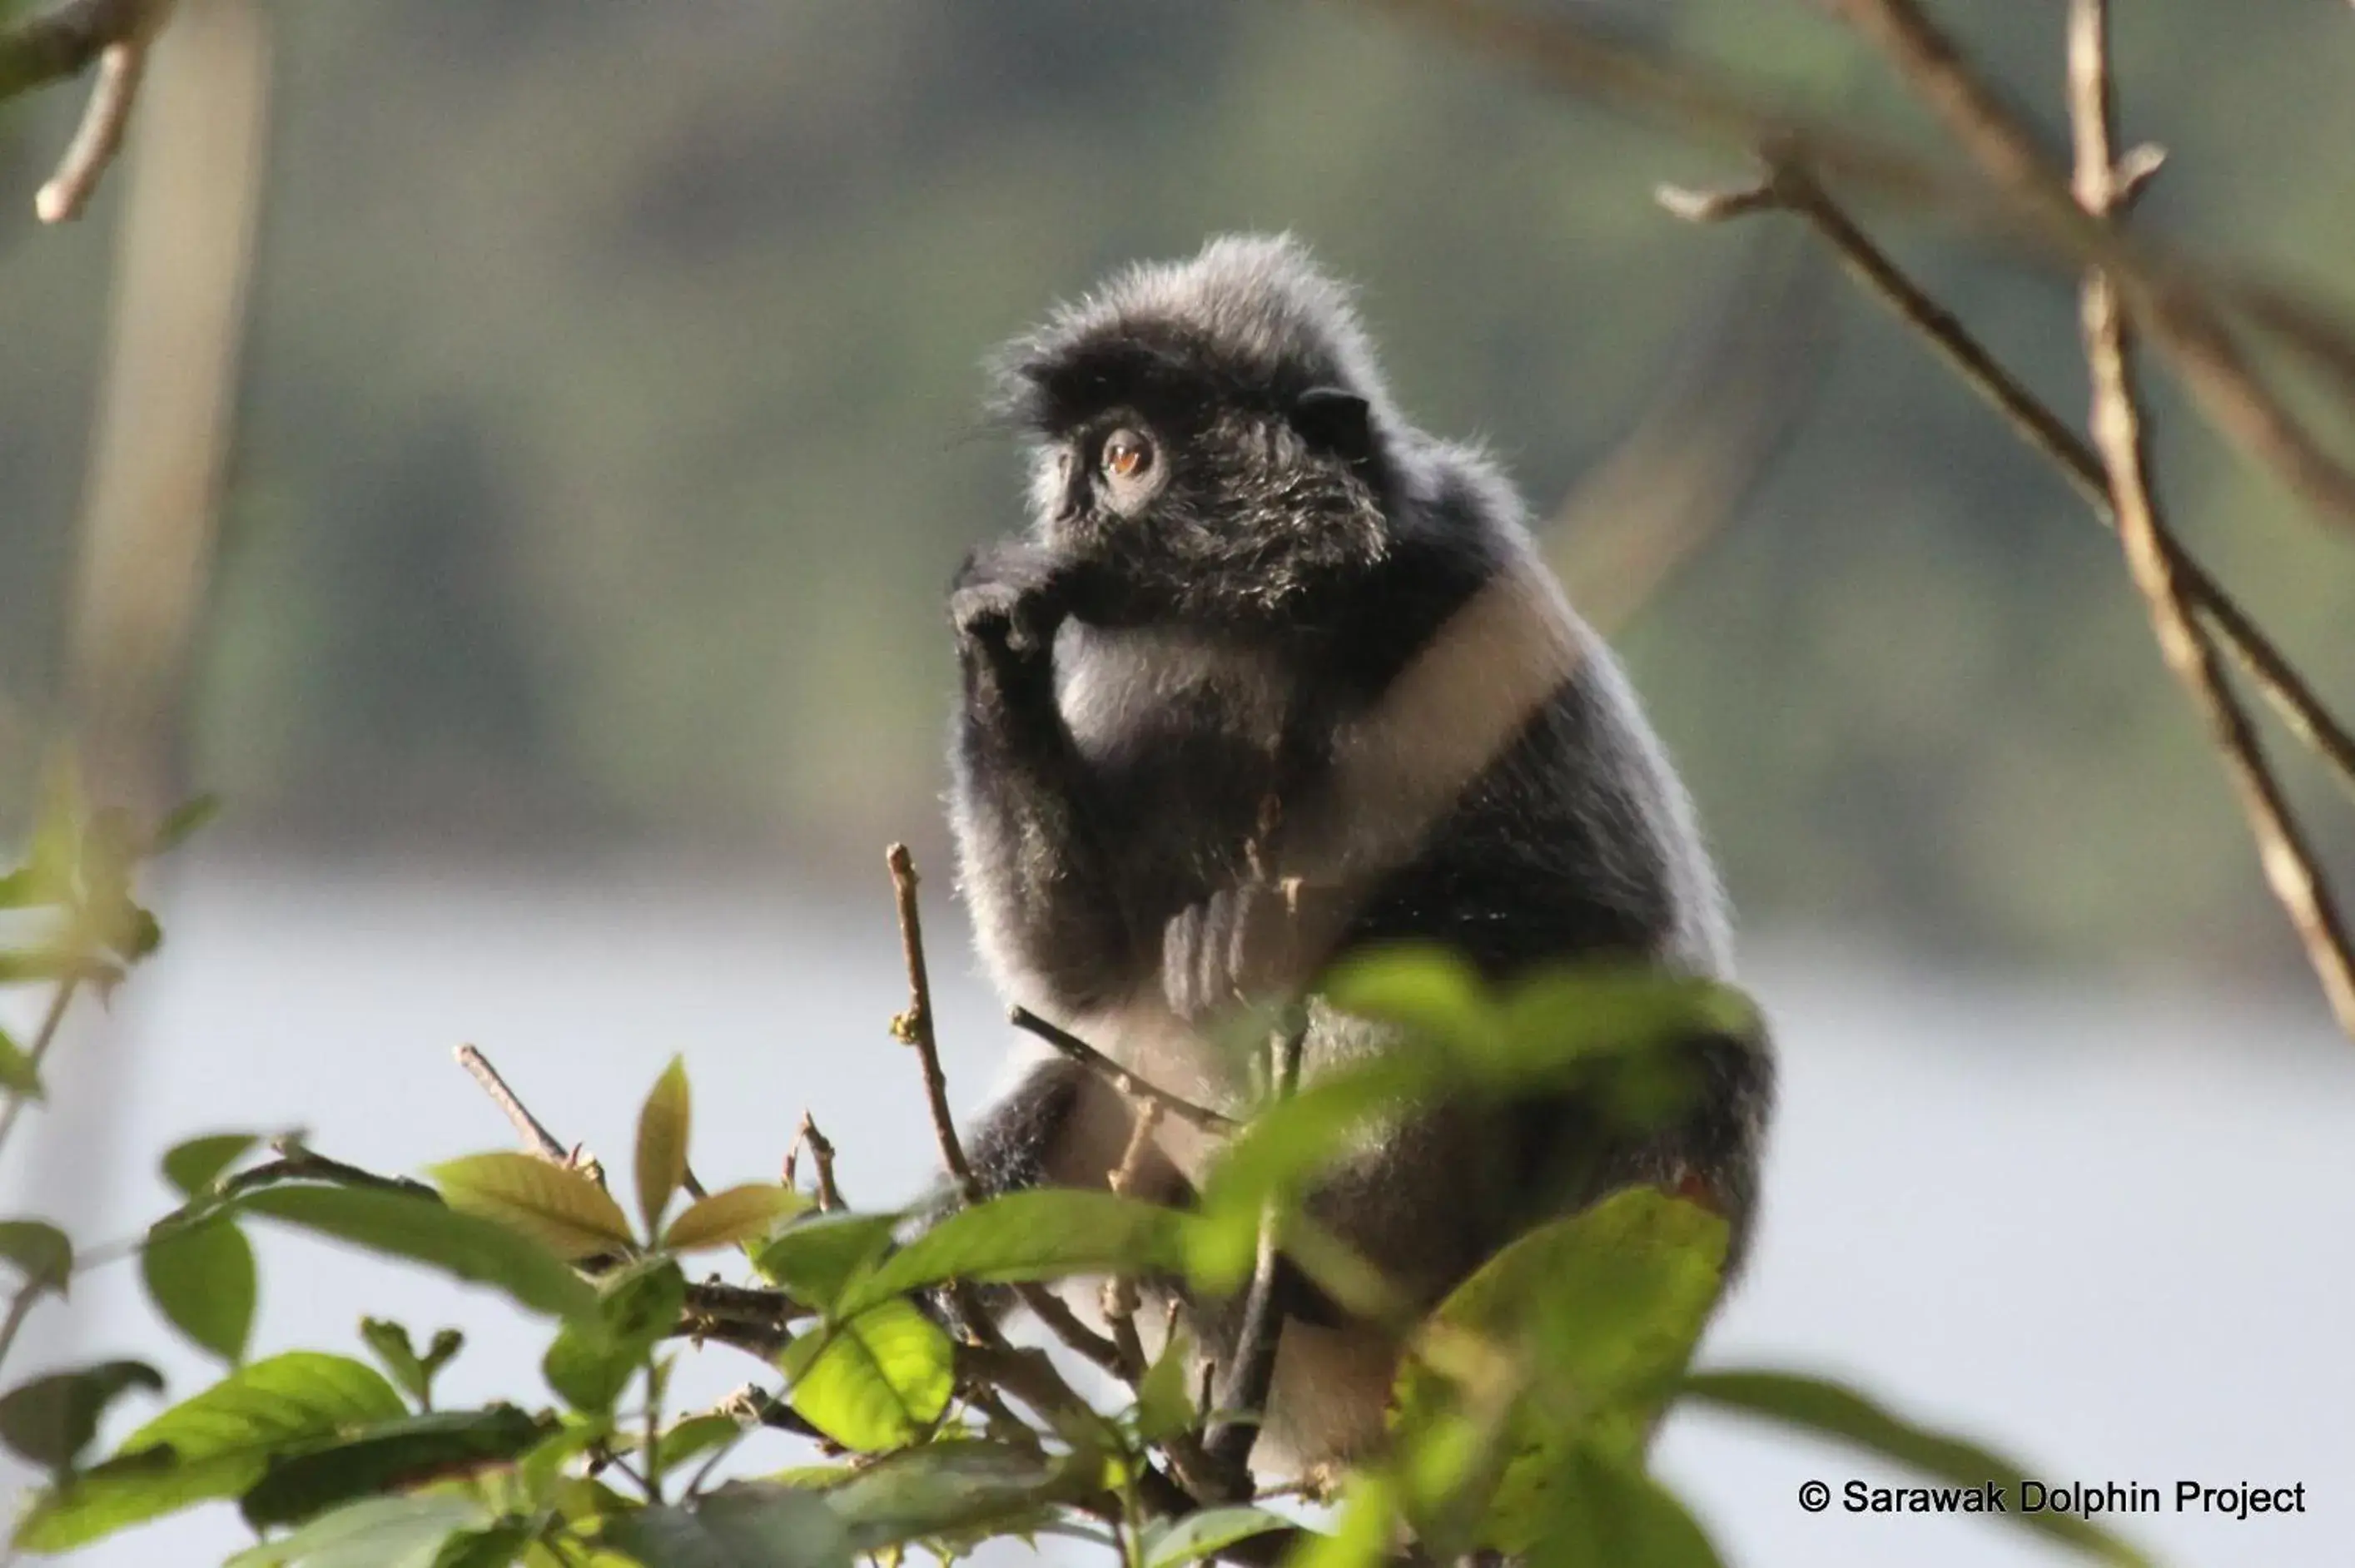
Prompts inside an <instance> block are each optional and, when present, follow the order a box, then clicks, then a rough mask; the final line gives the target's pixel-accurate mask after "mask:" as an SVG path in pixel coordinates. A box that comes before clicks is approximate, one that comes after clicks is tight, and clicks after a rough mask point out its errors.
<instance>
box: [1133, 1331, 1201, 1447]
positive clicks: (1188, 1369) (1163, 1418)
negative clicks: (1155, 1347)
mask: <svg viewBox="0 0 2355 1568" xmlns="http://www.w3.org/2000/svg"><path fill="white" fill-rule="evenodd" d="M1193 1377H1194V1336H1193V1335H1192V1334H1190V1333H1188V1332H1187V1330H1186V1325H1185V1324H1184V1323H1183V1322H1182V1321H1177V1322H1173V1323H1171V1325H1170V1329H1169V1340H1168V1342H1167V1344H1165V1345H1163V1346H1162V1347H1161V1353H1160V1355H1158V1356H1156V1357H1155V1358H1154V1361H1153V1364H1152V1365H1151V1366H1149V1367H1147V1368H1146V1369H1145V1376H1144V1377H1142V1378H1140V1379H1138V1380H1137V1384H1136V1435H1137V1436H1139V1437H1142V1438H1143V1439H1144V1440H1145V1441H1146V1442H1147V1443H1157V1442H1159V1441H1161V1440H1162V1439H1163V1438H1165V1437H1170V1436H1175V1435H1177V1433H1180V1432H1185V1431H1189V1430H1191V1429H1192V1427H1193V1426H1194V1425H1195V1424H1196V1423H1197V1422H1199V1420H1200V1419H1201V1412H1200V1411H1199V1410H1197V1409H1195V1408H1194V1390H1193V1388H1192V1386H1191V1383H1192V1379H1193Z"/></svg>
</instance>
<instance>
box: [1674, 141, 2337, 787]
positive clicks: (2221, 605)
mask: <svg viewBox="0 0 2355 1568" xmlns="http://www.w3.org/2000/svg"><path fill="white" fill-rule="evenodd" d="M2137 150H2138V151H2147V150H2148V149H2147V148H2145V149H2137ZM2131 162H2132V158H2131V154H2129V156H2128V158H2126V159H2121V160H2120V161H2119V166H2118V175H2117V177H2118V180H2119V182H2120V184H2121V185H2125V184H2126V183H2127V182H2128V181H2129V180H2130V179H2132V178H2133V177H2134V175H2133V171H2132V169H2131V168H2130V166H2129V165H2130V164H2131ZM2150 166H2152V167H2156V164H2152V165H2150ZM2148 177H2149V175H2147V174H2144V175H2142V176H2141V178H2142V179H2144V180H2147V179H2148ZM1675 195H1676V198H1677V199H1676V200H1674V201H1671V200H1669V199H1668V192H1666V191H1664V192H1663V193H1662V196H1663V199H1662V203H1661V205H1662V206H1664V207H1668V210H1669V211H1671V212H1677V213H1679V214H1680V215H1682V216H1686V217H1691V218H1693V219H1694V220H1696V221H1700V222H1712V221H1715V220H1717V219H1719V218H1721V217H1736V216H1740V215H1742V214H1744V213H1752V212H1765V211H1776V210H1780V211H1787V212H1791V213H1794V214H1796V215H1797V216H1798V217H1801V218H1802V219H1804V220H1805V221H1806V224H1807V226H1808V227H1809V228H1813V229H1814V230H1815V231H1816V233H1817V235H1818V236H1819V237H1820V238H1822V239H1823V240H1824V242H1825V243H1826V244H1828V245H1829V246H1830V247H1831V249H1832V251H1833V253H1834V254H1835V255H1837V256H1838V258H1839V260H1840V263H1841V265H1842V266H1843V267H1844V268H1846V269H1847V270H1848V273H1849V276H1850V277H1852V278H1854V279H1855V280H1856V281H1857V282H1858V283H1859V285H1860V286H1861V287H1862V288H1863V289H1864V291H1865V292H1867V293H1869V294H1870V295H1871V296H1873V297H1874V298H1875V299H1877V300H1879V301H1881V303H1883V304H1884V305H1886V306H1888V307H1889V309H1890V310H1891V312H1892V313H1895V314H1896V316H1897V317H1898V319H1899V320H1901V321H1902V322H1904V323H1905V324H1906V325H1908V326H1910V327H1912V328H1913V330H1914V331H1915V332H1916V333H1918V334H1921V336H1922V337H1923V340H1924V341H1925V342H1927V343H1928V344H1930V346H1931V347H1932V348H1933V349H1934V350H1936V351H1937V353H1938V355H1939V356H1940V357H1941V358H1943V359H1944V360H1945V362H1946V364H1947V366H1948V367H1949V368H1951V369H1952V370H1953V371H1954V372H1955V375H1957V376H1960V377H1961V378H1962V380H1963V384H1964V385H1965V386H1966V387H1969V388H1970V389H1971V390H1972V391H1974V392H1976V393H1977V394H1978V395H1979V396H1980V397H1982V398H1984V399H1985V400H1986V401H1987V404H1988V405H1989V406H1990V407H1992V408H1994V409H1995V410H1996V412H1997V413H1998V414H2000V415H2001V416H2002V417H2003V418H2004V420H2005V422H2006V423H2008V424H2009V425H2010V426H2011V428H2012V430H2013V432H2014V433H2015V434H2016V435H2018V436H2019V439H2020V440H2023V441H2026V442H2027V443H2028V444H2029V445H2030V446H2031V447H2033V448H2035V449H2036V450H2038V451H2039V452H2041V453H2042V454H2043V455H2044V456H2045V457H2046V458H2047V459H2049V460H2050V461H2051V462H2052V464H2053V466H2054V467H2056V468H2058V469H2059V470H2060V471H2061V473H2062V477H2063V478H2065V479H2067V480H2068V481H2069V482H2070V484H2071V486H2072V487H2073V488H2074V489H2075V490H2076V492H2077V493H2078V494H2079V495H2081V496H2083V498H2084V500H2085V502H2086V504H2088V505H2089V506H2091V507H2092V508H2093V511H2094V516H2095V517H2096V518H2098V519H2099V520H2100V521H2102V522H2103V523H2105V524H2109V525H2110V526H2112V527H2115V526H2116V514H2115V512H2114V510H2113V509H2112V507H2111V504H2110V487H2109V482H2108V479H2107V476H2106V474H2105V471H2104V469H2103V465H2102V459H2101V457H2100V455H2099V454H2098V453H2096V452H2095V451H2094V449H2093V448H2092V447H2091V446H2089V445H2087V444H2086V443H2085V441H2084V440H2083V438H2081V437H2080V436H2079V435H2078V434H2077V432H2076V431H2075V430H2073V429H2070V427H2069V425H2068V424H2067V422H2066V421H2064V420H2063V419H2062V418H2061V416H2060V415H2058V414H2056V413H2054V412H2053V411H2052V409H2051V407H2050V406H2048V405H2047V404H2045V403H2044V402H2042V401H2041V400H2040V399H2039V398H2038V397H2037V396H2036V395H2035V394H2034V393H2032V392H2030V390H2029V389H2028V388H2027V387H2026V386H2025V385H2023V384H2022V383H2021V381H2020V380H2019V377H2018V376H2014V375H2013V374H2012V373H2011V372H2010V371H2009V370H2008V369H2006V368H2005V367H2004V366H2003V365H2002V363H2001V362H2000V361H1998V359H1997V358H1996V357H1995V355H1993V354H1991V353H1990V352H1988V350H1987V347H1986V346H1985V345H1984V344H1981V343H1980V342H1979V341H1978V339H1977V338H1976V337H1974V336H1973V335H1972V334H1971V333H1970V330H1969V329H1968V328H1966V326H1964V325H1963V323H1961V322H1960V321H1959V320H1957V319H1956V318H1955V314H1954V313H1953V312H1951V311H1949V310H1947V309H1946V308H1945V306H1944V305H1942V304H1940V303H1939V302H1937V301H1935V300H1934V299H1932V298H1931V297H1930V295H1929V294H1928V293H1927V292H1926V291H1923V288H1922V286H1921V285H1920V284H1918V283H1916V282H1915V281H1913V279H1912V278H1911V277H1909V276H1907V275H1906V273H1905V272H1904V271H1903V270H1902V269H1901V268H1899V267H1898V265H1897V263H1896V262H1895V261H1894V260H1891V258H1890V256H1889V254H1888V252H1886V251H1884V250H1882V249H1881V248H1880V247H1879V246H1878V245H1876V244H1874V243H1873V241H1872V239H1871V238H1870V237H1869V236H1867V235H1866V234H1865V232H1864V230H1863V229H1862V228H1859V226H1858V225H1857V222H1856V220H1855V219H1854V218H1852V217H1849V214H1848V213H1847V212H1846V211H1845V210H1844V209H1843V208H1842V207H1840V206H1839V204H1838V203H1837V202H1835V201H1834V200H1833V199H1832V198H1831V196H1829V195H1828V193H1827V192H1826V191H1825V190H1824V188H1823V186H1822V185H1819V184H1818V183H1817V181H1816V180H1815V179H1814V178H1813V177H1812V175H1809V173H1808V172H1807V170H1806V169H1805V168H1804V167H1802V166H1800V165H1799V164H1790V163H1785V164H1776V165H1774V167H1773V168H1772V169H1771V170H1770V172H1769V174H1768V175H1766V177H1765V178H1764V179H1762V180H1760V181H1759V182H1758V183H1756V184H1755V185H1748V186H1743V187H1740V188H1739V189H1737V190H1734V191H1731V192H1727V193H1723V194H1717V193H1701V192H1690V191H1678V192H1676V193H1675ZM2350 385H2355V382H2350ZM2159 542H2160V545H2161V546H2162V547H2163V548H2165V549H2166V551H2167V553H2168V556H2169V565H2170V566H2171V567H2172V568H2173V571H2174V574H2175V578H2176V581H2177V582H2178V584H2179V586H2180V587H2181V588H2182V591H2183V596H2184V599H2186V601H2187V602H2189V603H2190V605H2191V606H2192V607H2193V608H2194V609H2196V610H2198V611H2199V613H2200V619H2201V620H2203V621H2205V622H2206V623H2207V625H2208V626H2209V627H2210V628H2211V630H2213V631H2214V632H2215V633H2216V634H2217V635H2218V636H2219V637H2221V638H2222V639H2223V641H2224V642H2225V643H2226V645H2227V646H2228V647H2230V648H2231V650H2232V653H2233V655H2234V656H2235V657H2236V658H2237V659H2238V660H2239V661H2240V663H2241V667H2242V668H2243V670H2245V671H2246V672H2248V674H2249V678H2250V679H2251V680H2252V681H2254V683H2256V686H2257V689H2258V690H2259V691H2261V692H2263V693H2264V696H2265V700H2266V701H2267V702H2269V703H2270V704H2272V705H2273V708H2274V711H2275V713H2276V714H2277V715H2279V716H2280V718H2281V721H2282V723H2283V724H2284V725H2286V726H2288V728H2289V731H2290V733H2291V734H2292V735H2294V736H2296V737H2297V739H2298V740H2299V741H2301V742H2302V743H2303V744H2305V745H2306V746H2307V747H2310V748H2311V749H2312V750H2313V751H2314V752H2315V753H2316V754H2317V755H2318V756H2319V757H2320V758H2322V759H2323V761H2324V762H2325V763H2326V764H2328V769H2329V771H2330V773H2331V776H2332V777H2333V778H2335V779H2337V780H2338V781H2339V785H2340V787H2341V788H2342V789H2347V790H2348V791H2349V792H2350V794H2355V735H2350V733H2349V732H2348V729H2347V726H2345V725H2344V724H2342V723H2340V722H2339V719H2338V717H2337V716H2336V715H2333V714H2332V713H2331V711H2330V709H2329V707H2328V705H2325V704H2324V702H2323V701H2322V699H2321V698H2320V697H2319V696H2318V695H2317V694H2316V693H2315V691H2314V688H2313V687H2312V685H2311V684H2309V683H2307V680H2306V678H2305V676H2304V675H2302V674H2300V673H2299V672H2298V670H2297V667H2296V665H2295V664H2293V663H2292V662H2290V660H2289V657H2288V656H2287V655H2286V654H2285V653H2283V652H2282V651H2281V650H2280V649H2279V648H2278V647H2276V646H2275V644H2274V642H2273V640H2272V639H2271V638H2270V637H2268V636H2267V635H2266V634H2265V632H2264V630H2263V629H2262V628H2260V627H2259V626H2258V625H2257V623H2256V621H2255V620H2254V619H2253V618H2252V617H2251V616H2250V615H2249V613H2248V611H2246V610H2244V609H2242V608H2241V606H2240V604H2239V603H2238V601H2236V600H2235V599H2233V598H2232V594H2231V593H2230V592H2229V591H2228V590H2226V588H2224V586H2223V585H2222V583H2220V582H2218V581H2217V580H2216V579H2215V578H2214V577H2211V576H2210V575H2209V573H2208V571H2207V570H2206V568H2204V567H2201V566H2200V563H2199V562H2198V561H2196V560H2194V559H2193V558H2192V557H2191V556H2190V553H2189V552H2188V551H2186V550H2185V549H2184V548H2183V546H2181V545H2180V544H2179V542H2178V541H2177V540H2176V539H2175V538H2174V536H2173V535H2168V534H2164V533H2162V534H2161V535H2159Z"/></svg>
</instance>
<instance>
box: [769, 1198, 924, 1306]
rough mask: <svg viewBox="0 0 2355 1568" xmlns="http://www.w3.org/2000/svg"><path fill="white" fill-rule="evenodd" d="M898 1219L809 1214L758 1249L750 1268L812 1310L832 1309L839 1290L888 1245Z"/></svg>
mask: <svg viewBox="0 0 2355 1568" xmlns="http://www.w3.org/2000/svg"><path fill="white" fill-rule="evenodd" d="M899 1224H900V1216H899V1215H897V1214H852V1213H833V1214H813V1215H811V1216H810V1217H809V1218H807V1219H805V1220H802V1221H801V1222H799V1223H798V1224H794V1225H792V1226H790V1227H788V1228H787V1229H786V1230H785V1231H784V1232H783V1234H780V1235H779V1236H778V1237H777V1239H776V1240H774V1241H773V1242H771V1243H770V1244H769V1245H766V1246H764V1247H762V1249H761V1254H760V1255H759V1256H758V1257H757V1258H755V1259H753V1262H752V1266H753V1267H755V1268H757V1269H759V1270H760V1271H761V1273H762V1276H763V1277H766V1278H768V1279H771V1280H773V1281H774V1282H775V1283H777V1284H778V1285H780V1286H782V1287H784V1288H785V1289H786V1290H789V1291H791V1292H792V1293H793V1295H794V1298H795V1299H797V1300H801V1301H805V1302H808V1303H809V1304H810V1305H811V1306H813V1307H821V1308H824V1307H830V1306H832V1305H833V1303H834V1299H835V1298H836V1297H837V1296H838V1295H840V1294H841V1293H842V1289H843V1287H844V1286H845V1285H846V1284H847V1283H848V1282H849V1281H850V1279H851V1278H852V1277H854V1276H855V1275H857V1274H858V1273H859V1272H860V1271H861V1270H862V1269H863V1268H865V1267H866V1266H867V1265H868V1263H869V1262H871V1261H872V1260H874V1259H875V1258H876V1257H878V1256H879V1255H881V1254H882V1253H883V1251H884V1249H885V1248H887V1247H889V1246H890V1245H891V1233H892V1231H893V1230H895V1229H896V1228H897V1227H898V1226H899Z"/></svg>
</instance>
